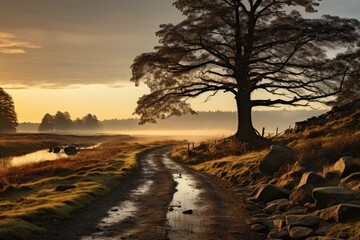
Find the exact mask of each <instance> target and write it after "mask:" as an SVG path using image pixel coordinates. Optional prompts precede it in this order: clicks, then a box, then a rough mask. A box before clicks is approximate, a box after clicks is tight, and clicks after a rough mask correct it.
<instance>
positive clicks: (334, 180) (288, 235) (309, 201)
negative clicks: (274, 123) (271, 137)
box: [245, 147, 360, 240]
mask: <svg viewBox="0 0 360 240" xmlns="http://www.w3.org/2000/svg"><path fill="white" fill-rule="evenodd" d="M275 148H276V147H275ZM272 149H274V147H273V148H272ZM276 149H279V148H276ZM282 150H283V151H284V153H288V155H287V156H292V154H290V152H291V151H290V150H289V149H286V148H283V149H282ZM268 154H270V155H271V154H274V151H271V150H270V151H269V153H268ZM268 158H269V156H265V157H264V158H263V159H268ZM289 159H290V160H289V163H290V164H292V163H293V159H292V158H291V157H289ZM260 164H263V163H262V161H260ZM281 164H284V163H281ZM259 166H260V165H259ZM274 169H275V168H273V170H274ZM359 169H360V160H359V159H355V158H351V157H344V158H341V159H339V160H338V161H337V162H336V163H335V164H334V165H333V167H332V168H330V170H329V171H328V173H327V174H325V175H326V176H325V177H323V176H321V175H320V174H317V173H315V172H304V173H302V175H301V178H300V180H299V181H298V183H297V185H296V186H295V187H294V188H293V189H292V190H289V189H285V188H281V187H279V186H276V185H275V184H267V185H264V186H262V187H260V188H259V189H258V191H257V193H256V194H255V195H254V196H253V197H252V198H249V199H248V200H246V202H245V208H246V209H247V210H248V211H249V213H250V214H251V215H252V218H251V219H249V221H248V224H250V225H251V228H252V229H253V230H254V231H257V232H259V233H262V234H264V238H266V239H272V240H281V239H283V240H317V239H319V240H320V239H322V240H331V239H335V240H336V239H338V240H339V239H347V238H348V236H346V234H344V235H343V236H336V237H334V236H333V237H329V236H327V237H325V235H326V234H327V233H328V231H329V229H330V228H331V227H332V226H333V225H334V224H336V223H349V222H350V223H351V222H354V221H355V222H356V221H360V171H359ZM274 171H275V170H274ZM263 172H264V171H263ZM264 173H266V174H269V173H270V171H268V170H266V171H265V172H264ZM340 235H341V234H340Z"/></svg>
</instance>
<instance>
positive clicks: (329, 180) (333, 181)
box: [324, 171, 341, 186]
mask: <svg viewBox="0 0 360 240" xmlns="http://www.w3.org/2000/svg"><path fill="white" fill-rule="evenodd" d="M340 181H341V174H340V172H338V171H329V172H327V173H326V174H325V184H324V185H326V186H338V185H339V183H340Z"/></svg>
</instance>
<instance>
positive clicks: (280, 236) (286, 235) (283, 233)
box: [267, 230, 289, 239]
mask: <svg viewBox="0 0 360 240" xmlns="http://www.w3.org/2000/svg"><path fill="white" fill-rule="evenodd" d="M267 237H268V239H269V238H270V239H271V238H273V239H274V238H278V239H289V233H288V232H287V231H285V230H281V231H277V230H272V231H270V232H269V234H268V236H267Z"/></svg>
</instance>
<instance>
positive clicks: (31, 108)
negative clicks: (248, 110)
mask: <svg viewBox="0 0 360 240" xmlns="http://www.w3.org/2000/svg"><path fill="white" fill-rule="evenodd" d="M122 86H123V87H121V88H109V87H107V86H102V85H89V86H80V87H78V88H64V89H41V88H29V89H21V88H20V89H6V91H7V92H8V93H9V94H10V95H11V96H12V97H13V100H14V103H15V110H16V112H17V113H18V119H19V122H40V121H41V119H42V117H43V116H44V115H45V113H50V114H55V113H56V111H62V112H64V111H68V112H69V113H70V115H71V117H72V119H75V118H77V117H83V116H85V115H86V114H88V113H91V114H95V115H96V116H97V117H98V118H99V119H100V120H103V119H113V118H118V119H123V118H131V117H135V116H134V115H132V113H133V112H134V109H135V108H136V102H137V100H138V98H139V97H140V96H142V95H143V94H146V93H148V90H147V87H146V86H140V87H135V86H134V84H132V83H125V84H122ZM205 100H206V96H203V97H200V98H197V99H194V100H192V101H191V104H192V106H193V108H194V109H195V110H197V111H216V110H219V109H221V110H222V111H235V110H236V105H235V101H234V99H233V97H232V95H231V94H223V93H219V94H218V96H215V97H213V99H212V100H210V101H208V102H204V101H205Z"/></svg>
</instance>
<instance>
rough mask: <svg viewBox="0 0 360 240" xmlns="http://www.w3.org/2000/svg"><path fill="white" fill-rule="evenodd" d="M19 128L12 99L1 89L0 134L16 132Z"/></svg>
mask: <svg viewBox="0 0 360 240" xmlns="http://www.w3.org/2000/svg"><path fill="white" fill-rule="evenodd" d="M17 126H18V122H17V114H16V112H15V107H14V102H13V99H12V97H11V96H10V95H9V94H8V93H7V92H5V91H4V89H2V88H0V132H15V131H16V127H17Z"/></svg>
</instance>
